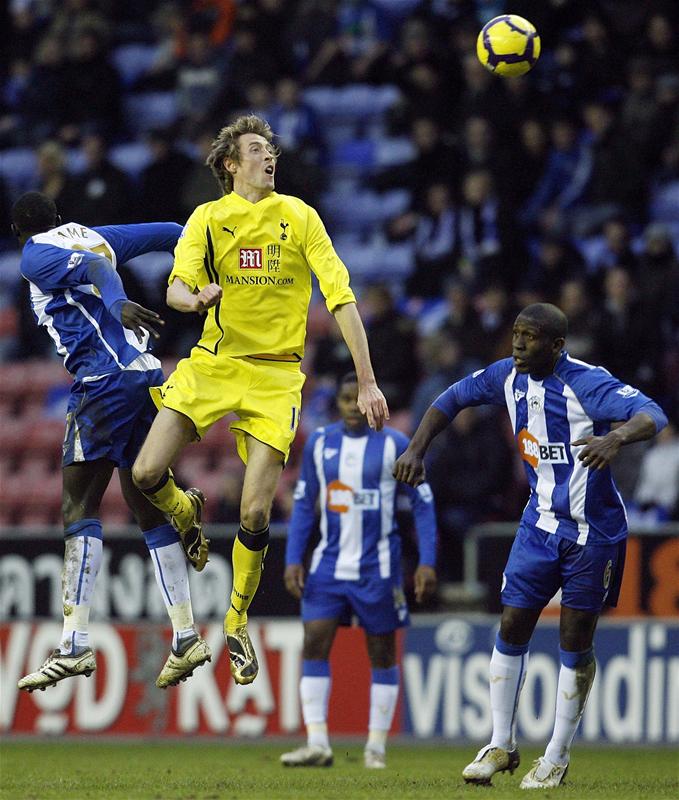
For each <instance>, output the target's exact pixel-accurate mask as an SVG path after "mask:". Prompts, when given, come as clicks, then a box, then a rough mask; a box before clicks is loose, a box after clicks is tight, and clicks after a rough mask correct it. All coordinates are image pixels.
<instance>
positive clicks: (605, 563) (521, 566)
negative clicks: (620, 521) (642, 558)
mask: <svg viewBox="0 0 679 800" xmlns="http://www.w3.org/2000/svg"><path fill="white" fill-rule="evenodd" d="M626 544H627V543H626V541H625V539H622V540H621V541H619V542H614V543H612V544H601V545H598V544H597V545H581V544H577V543H576V542H572V541H570V540H569V539H562V538H557V537H556V536H554V535H553V534H549V533H544V531H540V530H537V529H536V528H533V527H530V526H528V525H526V524H524V523H521V524H520V525H519V529H518V531H517V532H516V538H515V539H514V544H513V545H512V549H511V552H510V553H509V558H508V559H507V565H506V566H505V571H504V573H503V575H502V593H501V594H500V598H501V600H502V605H504V606H512V607H516V608H544V607H545V606H546V605H547V603H549V601H550V600H551V599H552V597H554V595H555V594H556V592H557V590H558V589H561V605H562V606H566V607H568V608H575V609H578V610H579V611H593V612H596V613H598V612H600V611H601V609H602V608H603V607H604V606H615V605H617V602H618V595H619V594H620V584H621V582H622V572H623V569H624V566H625V548H626Z"/></svg>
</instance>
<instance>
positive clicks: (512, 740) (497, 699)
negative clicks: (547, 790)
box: [490, 647, 528, 751]
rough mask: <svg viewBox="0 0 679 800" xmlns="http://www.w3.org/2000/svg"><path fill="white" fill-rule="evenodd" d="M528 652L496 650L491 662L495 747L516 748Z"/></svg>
mask: <svg viewBox="0 0 679 800" xmlns="http://www.w3.org/2000/svg"><path fill="white" fill-rule="evenodd" d="M527 666H528V651H526V652H525V653H521V654H520V655H508V654H506V653H501V652H500V651H499V650H498V649H497V647H494V648H493V655H492V656H491V659H490V708H491V712H492V716H493V738H492V739H491V741H490V744H491V746H492V747H502V748H503V750H507V751H510V750H513V749H514V748H515V747H516V709H517V708H518V705H519V696H520V695H521V689H522V688H523V682H524V680H525V679H526V668H527Z"/></svg>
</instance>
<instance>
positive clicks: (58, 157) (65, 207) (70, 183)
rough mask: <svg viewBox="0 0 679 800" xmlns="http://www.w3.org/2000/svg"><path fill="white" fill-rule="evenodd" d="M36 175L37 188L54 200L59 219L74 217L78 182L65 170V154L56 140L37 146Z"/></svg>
mask: <svg viewBox="0 0 679 800" xmlns="http://www.w3.org/2000/svg"><path fill="white" fill-rule="evenodd" d="M38 176H39V183H38V187H37V188H38V189H39V190H40V191H41V192H44V193H45V194H46V195H48V197H51V198H52V200H54V202H55V203H56V205H57V208H58V209H59V214H60V215H61V219H62V220H63V221H64V222H68V221H70V220H73V219H76V214H75V213H74V212H75V211H77V208H78V202H79V199H80V198H79V197H78V182H77V180H76V179H75V178H73V177H72V176H71V175H69V174H68V172H67V171H66V154H65V152H64V149H63V147H62V146H61V145H60V144H59V143H58V142H54V141H47V142H45V143H44V144H42V145H41V146H40V147H39V148H38Z"/></svg>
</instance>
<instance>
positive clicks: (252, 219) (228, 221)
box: [169, 192, 355, 359]
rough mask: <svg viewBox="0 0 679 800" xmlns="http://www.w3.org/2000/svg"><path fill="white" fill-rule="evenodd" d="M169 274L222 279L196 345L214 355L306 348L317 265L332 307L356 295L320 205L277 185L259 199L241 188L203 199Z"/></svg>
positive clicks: (197, 283)
mask: <svg viewBox="0 0 679 800" xmlns="http://www.w3.org/2000/svg"><path fill="white" fill-rule="evenodd" d="M174 256H175V258H174V267H173V269H172V273H171V274H170V278H169V282H170V283H172V282H173V281H174V279H175V278H180V279H181V280H182V281H183V282H184V283H185V284H186V285H187V286H188V287H189V288H190V289H191V290H192V291H194V290H196V288H197V289H202V288H203V287H204V286H206V285H207V284H208V283H216V284H218V285H219V286H221V288H222V291H223V296H222V299H221V301H220V302H219V303H218V304H217V305H216V306H214V307H213V308H211V309H210V310H209V311H208V312H207V317H206V320H205V325H204V326H203V334H202V337H201V339H200V341H199V343H198V347H200V348H201V349H203V350H207V351H209V352H210V353H213V354H214V355H228V356H246V355H254V354H258V353H271V354H277V355H278V354H280V355H282V354H291V353H294V354H297V355H298V356H299V357H300V359H301V358H302V356H303V355H304V340H305V337H306V322H307V312H308V307H309V300H310V298H311V272H313V273H314V274H315V275H316V277H317V278H318V282H319V285H320V287H321V292H322V293H323V296H324V297H325V302H326V305H327V307H328V310H329V311H330V312H333V311H334V310H335V308H337V306H340V305H343V304H344V303H352V302H355V297H354V293H353V292H352V290H351V288H350V286H349V273H348V271H347V268H346V267H345V265H344V264H343V263H342V261H341V259H340V258H339V256H338V255H337V253H336V252H335V250H334V248H333V246H332V242H331V241H330V237H329V236H328V234H327V232H326V230H325V227H324V225H323V223H322V221H321V218H320V217H319V215H318V213H317V212H316V211H315V210H314V209H313V208H312V207H311V206H308V205H307V204H306V203H304V202H303V201H302V200H300V199H299V198H297V197H291V196H289V195H283V194H277V193H276V192H272V193H271V194H270V195H269V196H267V197H265V198H264V199H263V200H260V201H259V202H257V203H251V202H250V201H249V200H246V199H245V198H243V197H241V196H240V195H238V194H236V193H235V192H231V193H230V194H227V195H224V197H221V198H220V199H219V200H213V201H212V202H209V203H204V204H203V205H200V206H198V208H196V210H195V211H194V212H193V214H191V216H190V218H189V220H188V222H187V223H186V226H185V227H184V231H183V232H182V235H181V237H180V239H179V241H178V242H177V246H176V248H175V253H174Z"/></svg>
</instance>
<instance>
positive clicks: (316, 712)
mask: <svg viewBox="0 0 679 800" xmlns="http://www.w3.org/2000/svg"><path fill="white" fill-rule="evenodd" d="M299 695H300V698H301V700H302V715H303V717H304V724H305V725H306V729H307V744H309V745H318V746H320V747H330V742H329V740H328V699H329V697H330V677H329V676H318V677H317V676H309V675H303V676H302V678H301V680H300V682H299Z"/></svg>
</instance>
